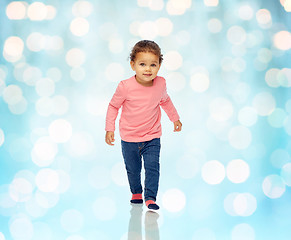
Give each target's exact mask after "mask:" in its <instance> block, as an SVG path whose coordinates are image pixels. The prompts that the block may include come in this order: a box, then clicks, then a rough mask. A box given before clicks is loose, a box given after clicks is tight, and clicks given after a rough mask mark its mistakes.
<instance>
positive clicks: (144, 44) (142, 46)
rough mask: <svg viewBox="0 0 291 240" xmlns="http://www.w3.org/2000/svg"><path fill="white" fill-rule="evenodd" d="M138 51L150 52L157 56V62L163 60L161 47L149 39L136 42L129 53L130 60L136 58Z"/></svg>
mask: <svg viewBox="0 0 291 240" xmlns="http://www.w3.org/2000/svg"><path fill="white" fill-rule="evenodd" d="M139 52H151V53H153V54H155V55H156V56H158V57H159V63H160V64H161V63H162V61H163V54H162V53H161V49H160V47H159V45H158V44H156V43H155V42H154V41H150V40H141V41H139V42H137V43H136V44H135V45H134V47H133V48H132V50H131V53H130V56H129V58H130V61H132V62H134V60H135V58H136V54H138V53H139Z"/></svg>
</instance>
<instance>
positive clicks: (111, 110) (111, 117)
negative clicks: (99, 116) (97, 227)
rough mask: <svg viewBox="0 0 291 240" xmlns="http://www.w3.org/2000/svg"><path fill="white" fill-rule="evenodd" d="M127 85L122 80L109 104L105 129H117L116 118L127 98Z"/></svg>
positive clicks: (112, 130)
mask: <svg viewBox="0 0 291 240" xmlns="http://www.w3.org/2000/svg"><path fill="white" fill-rule="evenodd" d="M125 90H126V89H125V86H124V83H123V82H120V83H119V84H118V86H117V88H116V91H115V93H114V95H113V97H112V99H111V101H110V103H109V105H108V109H107V114H106V126H105V131H111V132H114V131H115V120H116V118H117V115H118V110H119V108H120V107H121V106H122V104H123V102H124V100H125V95H126V94H125Z"/></svg>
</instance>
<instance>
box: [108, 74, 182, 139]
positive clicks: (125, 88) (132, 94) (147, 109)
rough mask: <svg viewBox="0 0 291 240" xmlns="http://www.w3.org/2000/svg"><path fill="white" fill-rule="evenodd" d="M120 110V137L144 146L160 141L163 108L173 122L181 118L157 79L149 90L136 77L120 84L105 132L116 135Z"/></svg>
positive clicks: (163, 82)
mask: <svg viewBox="0 0 291 240" xmlns="http://www.w3.org/2000/svg"><path fill="white" fill-rule="evenodd" d="M121 106H122V112H121V116H120V120H119V133H120V137H121V139H122V140H123V141H126V142H144V141H150V140H152V139H154V138H159V137H161V135H162V128H161V109H160V106H161V107H162V108H163V109H164V111H165V112H166V113H167V115H168V117H169V119H170V120H171V121H172V122H175V121H178V120H179V118H180V117H179V115H178V113H177V110H176V108H175V107H174V105H173V103H172V101H171V98H170V97H169V95H168V94H167V88H166V81H165V79H164V78H163V77H158V76H157V77H156V78H155V79H154V80H153V85H152V86H150V87H145V86H143V85H141V84H140V83H138V82H137V81H136V79H135V76H133V77H131V78H129V79H127V80H123V81H121V82H120V83H119V84H118V87H117V89H116V91H115V93H114V95H113V97H112V99H111V101H110V103H109V106H108V109H107V115H106V127H105V130H106V131H112V132H114V131H115V120H116V118H117V115H118V110H119V108H120V107H121Z"/></svg>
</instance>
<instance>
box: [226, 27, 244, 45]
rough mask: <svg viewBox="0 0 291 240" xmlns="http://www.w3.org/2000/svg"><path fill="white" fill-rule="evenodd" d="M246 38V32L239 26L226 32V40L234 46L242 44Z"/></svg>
mask: <svg viewBox="0 0 291 240" xmlns="http://www.w3.org/2000/svg"><path fill="white" fill-rule="evenodd" d="M246 38H247V35H246V31H245V30H244V29H243V28H242V27H241V26H232V27H230V28H229V29H228V30H227V39H228V41H229V42H230V43H232V44H234V45H240V44H242V43H244V42H245V40H246Z"/></svg>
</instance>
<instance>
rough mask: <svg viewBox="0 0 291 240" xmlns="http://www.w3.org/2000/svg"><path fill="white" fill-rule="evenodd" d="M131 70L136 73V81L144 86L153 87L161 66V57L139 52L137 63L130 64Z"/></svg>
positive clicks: (136, 58)
mask: <svg viewBox="0 0 291 240" xmlns="http://www.w3.org/2000/svg"><path fill="white" fill-rule="evenodd" d="M130 65H131V68H132V70H133V71H135V73H136V80H137V81H138V82H139V83H140V84H142V85H144V86H151V85H152V84H153V79H154V78H155V77H156V76H157V74H158V71H159V69H160V66H161V64H160V63H159V57H158V56H157V55H155V54H153V53H151V52H139V53H137V54H136V57H135V61H134V62H130Z"/></svg>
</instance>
